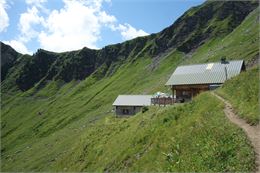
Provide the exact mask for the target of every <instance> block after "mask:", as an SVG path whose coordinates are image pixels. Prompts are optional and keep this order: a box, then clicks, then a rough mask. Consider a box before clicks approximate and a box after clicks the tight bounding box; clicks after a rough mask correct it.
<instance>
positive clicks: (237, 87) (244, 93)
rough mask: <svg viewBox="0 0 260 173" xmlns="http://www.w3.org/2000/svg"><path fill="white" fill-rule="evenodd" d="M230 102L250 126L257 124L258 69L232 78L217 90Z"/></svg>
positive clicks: (258, 113) (259, 113)
mask: <svg viewBox="0 0 260 173" xmlns="http://www.w3.org/2000/svg"><path fill="white" fill-rule="evenodd" d="M218 93H220V94H221V95H222V96H224V97H225V98H226V99H228V100H230V101H231V103H232V104H233V105H234V107H235V108H236V110H237V111H238V114H239V115H240V116H241V117H242V118H245V119H246V120H247V121H248V122H249V123H251V124H255V125H256V124H259V119H260V117H259V115H260V112H259V99H258V96H259V68H258V67H257V68H253V69H250V70H248V71H247V72H244V73H242V74H241V75H239V76H237V77H234V78H233V79H232V80H230V81H228V82H227V83H225V84H224V85H223V87H222V88H221V89H220V90H218Z"/></svg>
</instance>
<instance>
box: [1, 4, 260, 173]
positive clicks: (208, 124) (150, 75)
mask: <svg viewBox="0 0 260 173" xmlns="http://www.w3.org/2000/svg"><path fill="white" fill-rule="evenodd" d="M245 6H246V7H248V8H242V7H245ZM257 6H258V3H257V2H231V1H228V2H206V3H204V4H202V5H201V6H198V7H195V8H192V9H190V10H189V11H187V12H186V13H185V14H184V15H183V16H182V17H181V18H180V19H179V20H177V21H176V22H175V23H174V24H173V25H172V26H170V27H168V28H166V29H165V30H163V31H162V32H160V33H158V34H154V35H151V36H148V37H141V38H137V39H134V40H130V41H127V42H124V43H122V44H117V45H112V46H107V47H105V48H103V49H102V50H90V49H88V48H83V49H82V50H78V51H73V52H64V53H53V52H48V51H45V50H39V51H38V52H37V53H35V55H33V56H29V55H20V54H17V57H15V58H14V59H15V61H14V62H15V63H13V60H12V61H10V62H11V63H10V64H12V65H10V66H8V67H6V69H7V71H8V72H7V74H6V76H5V78H4V80H3V82H1V87H2V91H1V99H2V100H1V106H2V110H1V141H2V143H1V168H2V171H9V172H16V171H62V172H63V171H70V172H72V171H100V172H101V171H103V172H104V171H201V172H202V171H203V172H206V171H219V172H223V171H253V170H254V167H255V166H254V152H253V150H252V148H251V146H250V144H249V143H248V141H247V138H246V136H245V134H244V133H243V132H242V130H240V129H238V128H237V127H236V126H234V125H233V124H231V123H229V121H228V120H227V119H226V118H225V117H224V114H223V111H222V109H223V105H222V103H220V102H219V101H218V100H217V99H215V98H214V97H213V96H210V95H209V94H207V93H205V94H203V95H201V96H199V97H198V98H196V99H195V100H194V101H193V102H191V103H187V104H184V105H176V106H173V107H166V108H162V107H161V108H158V107H151V108H150V110H149V111H147V112H146V113H144V114H141V113H140V114H138V115H136V116H134V117H131V118H128V119H124V118H115V117H114V113H113V112H112V111H111V110H112V103H113V101H114V100H115V98H116V97H117V96H118V95H119V94H153V93H154V92H156V91H164V92H170V89H169V88H167V87H165V86H164V84H165V83H166V81H167V80H168V78H169V76H170V75H171V74H172V72H173V71H174V69H175V68H176V67H177V66H178V65H180V64H191V63H204V62H209V61H219V59H220V57H221V56H223V53H222V50H223V51H224V52H225V55H226V56H227V58H228V59H244V60H246V63H247V64H250V63H251V62H253V61H254V59H256V57H257V56H258V54H259V50H258V49H257V47H258V43H259V37H258V30H259V22H257V21H258V18H259V8H257V9H255V8H256V7H257ZM234 9H235V10H234ZM237 9H240V10H239V11H237ZM254 9H255V10H254ZM252 10H254V11H252ZM251 11H252V12H251ZM250 12H251V13H250ZM223 13H224V14H223ZM237 13H238V14H237ZM249 13H250V14H249ZM235 14H236V15H235ZM248 14H249V15H248ZM206 15H209V16H207V18H206V19H207V20H206V19H205V20H204V19H203V18H204V17H205V16H206ZM238 16H240V17H238ZM219 17H223V18H219ZM209 21H210V22H209ZM222 21H223V22H222ZM190 22H191V24H190ZM197 22H198V23H199V24H200V25H199V24H198V26H197V25H196V29H194V32H193V30H189V29H188V27H189V26H190V25H193V23H197ZM188 24H189V25H188ZM208 24H209V25H208ZM209 26H212V29H211V30H210V31H212V32H210V33H211V34H209V35H207V37H203V38H201V37H200V36H201V35H204V34H205V31H207V29H206V28H207V27H209ZM176 28H177V29H176ZM185 28H186V30H188V31H187V32H184V33H183V35H182V34H181V32H179V31H181V30H183V29H185ZM199 28H204V29H203V30H202V31H200V32H199ZM195 31H196V32H198V33H196V34H195ZM213 31H214V32H213ZM193 34H195V35H194V36H192V35H193ZM195 36H196V37H195ZM197 36H198V39H196V40H197V42H196V43H198V42H199V44H195V45H197V46H194V45H193V44H191V45H190V44H188V43H193V41H191V40H192V39H195V38H197ZM199 38H201V39H199ZM176 39H177V40H178V41H176ZM176 42H178V44H175V43H176ZM171 43H172V44H171ZM238 43H239V45H238ZM183 44H184V45H183ZM166 45H167V46H169V47H167V46H166ZM174 45H176V47H174ZM181 45H182V46H181ZM188 45H190V46H188ZM222 46H224V47H222ZM190 48H191V49H190ZM6 50H8V51H10V50H12V49H10V48H8V49H6ZM234 50H236V51H234ZM1 51H3V50H2V49H1ZM7 53H8V52H7ZM239 79H240V77H238V80H239ZM230 83H232V82H230ZM253 85H254V84H253ZM228 87H229V86H228ZM228 87H227V88H228ZM243 91H244V90H243ZM234 99H236V98H234ZM252 103H253V104H256V102H252Z"/></svg>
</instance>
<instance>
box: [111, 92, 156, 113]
mask: <svg viewBox="0 0 260 173" xmlns="http://www.w3.org/2000/svg"><path fill="white" fill-rule="evenodd" d="M151 98H152V95H119V96H118V97H117V98H116V100H115V101H114V103H113V106H114V107H115V113H116V115H119V116H122V115H123V116H124V115H126V116H127V115H135V114H136V113H138V112H140V111H141V110H142V107H144V106H150V105H151Z"/></svg>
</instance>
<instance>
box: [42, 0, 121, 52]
mask: <svg viewBox="0 0 260 173" xmlns="http://www.w3.org/2000/svg"><path fill="white" fill-rule="evenodd" d="M64 3H65V6H64V8H62V9H60V10H59V11H58V10H53V11H52V12H51V13H50V15H49V16H48V18H47V19H46V25H45V27H46V29H47V32H46V31H42V32H41V33H40V35H39V42H40V44H41V46H42V47H43V48H44V49H48V50H52V51H58V52H61V51H68V50H75V49H80V48H82V47H84V46H87V47H89V48H97V47H96V43H97V41H98V40H99V39H100V32H101V28H102V27H103V25H107V24H110V23H114V22H115V21H116V18H115V17H114V16H111V15H108V14H107V13H106V12H105V11H102V10H101V3H102V0H92V1H69V0H64Z"/></svg>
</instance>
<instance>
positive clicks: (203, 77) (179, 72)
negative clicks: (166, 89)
mask: <svg viewBox="0 0 260 173" xmlns="http://www.w3.org/2000/svg"><path fill="white" fill-rule="evenodd" d="M243 63H244V61H243V60H237V61H229V64H221V63H220V62H216V63H207V64H196V65H187V66H179V67H177V68H176V70H175V71H174V73H173V74H172V76H171V77H170V79H169V80H168V81H167V83H166V85H187V84H188V85H192V84H214V83H224V82H225V80H226V76H225V66H226V68H227V78H228V79H230V78H231V77H233V76H236V75H238V74H239V73H240V72H241V69H242V65H243Z"/></svg>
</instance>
